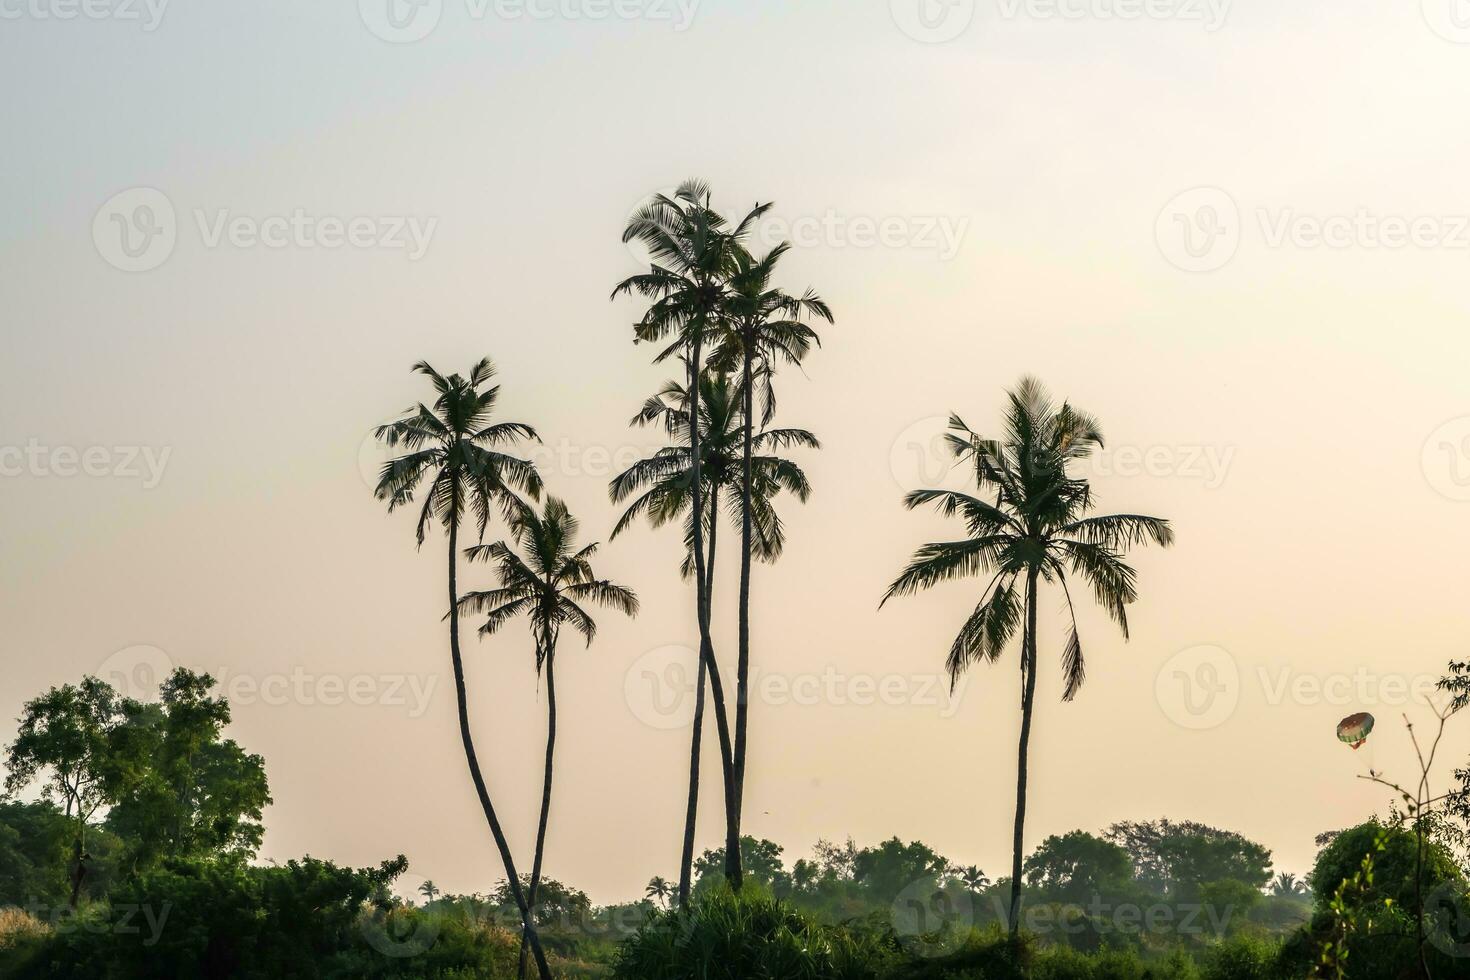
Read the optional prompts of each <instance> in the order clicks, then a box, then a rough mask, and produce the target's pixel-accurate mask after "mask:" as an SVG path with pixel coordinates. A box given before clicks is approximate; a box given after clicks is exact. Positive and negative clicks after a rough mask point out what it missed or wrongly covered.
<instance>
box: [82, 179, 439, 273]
mask: <svg viewBox="0 0 1470 980" xmlns="http://www.w3.org/2000/svg"><path fill="white" fill-rule="evenodd" d="M191 216H192V217H193V219H194V220H193V225H194V227H195V231H196V232H197V233H198V235H199V241H200V244H202V245H203V246H204V247H205V248H207V249H219V248H225V247H228V248H233V249H237V250H241V251H244V250H247V249H255V248H263V249H268V250H271V251H280V250H282V249H299V250H306V251H310V250H315V249H321V250H326V251H336V250H340V249H344V248H351V249H356V250H363V251H366V250H377V251H398V252H403V253H404V254H405V255H406V256H407V258H408V261H410V262H417V261H418V260H419V259H422V258H423V257H424V255H425V254H426V253H427V252H428V250H429V245H430V243H431V242H432V241H433V238H434V233H435V231H437V230H438V227H439V219H438V218H436V217H428V218H424V217H420V216H418V215H403V214H383V215H378V214H354V215H348V216H345V217H344V216H340V215H335V214H313V213H311V212H309V211H307V210H306V209H305V208H301V207H298V208H293V209H292V210H291V211H289V212H282V213H279V214H266V215H253V214H239V213H236V212H235V211H233V210H232V209H230V208H194V209H193V210H192V211H191ZM178 239H179V220H178V217H177V215H176V213H175V211H174V206H173V203H172V202H171V201H170V200H169V199H168V196H167V195H165V194H164V193H163V192H162V191H159V190H156V189H154V188H152V187H134V188H131V189H130V190H126V191H123V192H121V193H119V194H116V195H114V196H113V197H112V198H110V199H109V200H108V201H107V203H106V204H104V205H102V207H101V208H100V209H98V211H97V215H96V217H94V218H93V220H92V241H93V243H94V244H95V245H96V246H97V252H98V253H99V254H100V255H101V256H102V257H103V258H104V259H106V260H107V262H108V264H110V265H112V266H114V267H115V268H118V269H121V270H123V271H124V272H147V271H149V270H152V269H156V268H158V267H159V266H161V265H163V263H164V262H166V261H167V260H168V258H169V256H170V255H172V254H173V251H174V246H175V245H176V244H178Z"/></svg>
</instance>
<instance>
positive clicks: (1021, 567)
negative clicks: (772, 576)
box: [883, 378, 1174, 937]
mask: <svg viewBox="0 0 1470 980" xmlns="http://www.w3.org/2000/svg"><path fill="white" fill-rule="evenodd" d="M948 445H949V448H950V450H951V451H952V453H953V455H954V457H955V460H956V461H957V463H961V464H967V465H969V467H970V468H971V476H972V477H973V478H974V481H975V484H976V489H977V491H978V492H980V493H985V492H991V493H993V494H994V502H993V503H992V502H990V501H987V500H982V499H980V497H978V496H972V495H970V494H966V493H959V492H956V491H952V490H937V489H929V490H915V491H913V492H912V493H910V494H909V495H908V496H907V497H906V498H905V504H906V505H907V506H908V507H909V508H910V509H912V508H916V507H920V506H923V505H924V504H930V503H932V504H936V505H937V506H938V508H939V510H940V512H941V513H943V514H944V515H945V516H949V517H953V516H958V517H960V518H961V519H962V520H963V521H964V523H965V530H966V532H967V535H968V536H967V537H966V538H964V539H962V540H958V541H942V542H936V543H933V544H927V545H925V546H923V547H922V548H920V549H919V550H918V552H916V553H915V555H914V557H913V559H912V561H911V562H910V563H909V565H908V567H907V568H905V569H904V571H903V573H902V574H901V575H899V577H898V578H897V579H896V580H895V581H894V582H893V584H892V585H891V586H890V587H889V589H888V592H887V594H886V595H885V596H884V597H883V601H884V602H885V603H886V602H887V601H888V600H889V599H892V598H893V597H894V596H902V595H911V594H914V593H916V592H920V591H923V590H925V589H928V588H930V587H931V586H934V585H937V584H938V583H940V582H947V581H951V580H955V579H961V578H969V577H971V576H976V575H984V576H985V580H986V581H987V584H986V586H985V588H984V590H983V591H982V592H981V594H980V601H979V603H978V604H977V605H976V606H975V610H974V612H973V613H972V614H971V615H970V617H969V618H968V619H967V620H966V621H965V624H964V626H963V627H962V628H961V629H960V632H959V635H958V636H957V637H956V638H955V641H954V644H953V645H952V646H951V647H950V652H949V659H948V663H947V666H948V669H949V672H950V676H951V678H952V679H958V677H959V675H960V673H961V672H963V671H964V670H965V669H966V668H967V667H969V666H970V665H971V664H972V663H974V662H975V661H977V660H984V661H987V662H990V663H994V662H995V661H997V660H998V659H999V658H1000V656H1001V654H1002V653H1003V652H1004V650H1005V647H1006V646H1007V645H1008V644H1009V643H1010V640H1011V638H1012V637H1013V636H1014V635H1015V633H1016V630H1017V628H1018V627H1019V628H1020V629H1021V636H1022V639H1021V738H1020V749H1019V753H1018V755H1019V758H1018V764H1017V775H1016V822H1015V834H1014V840H1013V842H1012V858H1011V902H1010V917H1009V921H1010V928H1011V935H1012V936H1013V937H1015V936H1017V935H1018V934H1019V931H1020V927H1021V915H1020V913H1021V881H1022V858H1023V853H1024V852H1023V845H1024V842H1025V824H1026V779H1027V775H1028V770H1027V753H1028V749H1029V747H1030V742H1031V718H1032V709H1033V705H1034V702H1035V696H1036V671H1037V656H1036V646H1037V637H1036V604H1037V599H1038V586H1039V584H1040V583H1041V582H1043V581H1045V582H1048V583H1056V584H1057V585H1059V586H1060V587H1061V590H1062V596H1063V598H1064V599H1065V601H1066V604H1067V609H1068V612H1069V614H1070V620H1071V622H1070V626H1071V628H1070V630H1069V633H1068V639H1067V644H1066V647H1065V648H1064V649H1063V651H1062V672H1063V676H1064V680H1065V683H1066V689H1065V693H1064V694H1063V700H1067V701H1070V700H1072V699H1073V698H1074V697H1076V695H1077V692H1078V690H1079V689H1080V688H1081V687H1082V683H1083V680H1084V679H1085V677H1086V666H1085V662H1084V659H1083V654H1082V642H1081V639H1080V637H1079V636H1078V632H1077V621H1076V615H1075V612H1073V610H1072V596H1071V591H1070V589H1069V587H1068V581H1069V579H1071V578H1073V577H1076V578H1078V579H1081V580H1082V581H1083V582H1085V583H1086V584H1087V585H1089V586H1090V587H1091V588H1092V592H1093V596H1094V598H1096V600H1097V601H1098V602H1099V603H1100V604H1101V605H1102V606H1103V607H1104V608H1105V609H1106V610H1107V611H1108V613H1109V615H1111V616H1112V618H1113V619H1114V620H1115V621H1116V622H1117V623H1118V625H1119V627H1120V628H1121V629H1122V631H1123V635H1124V636H1125V637H1126V636H1127V635H1128V617H1127V607H1128V605H1129V604H1130V603H1131V602H1133V601H1134V600H1135V599H1136V598H1137V595H1138V593H1137V589H1136V586H1135V578H1136V575H1135V573H1134V570H1133V569H1132V568H1131V567H1130V566H1129V565H1128V564H1127V563H1126V562H1125V561H1124V552H1125V551H1126V550H1127V549H1128V548H1129V547H1132V546H1134V545H1137V544H1141V543H1144V542H1148V541H1152V542H1153V543H1155V544H1158V545H1161V546H1167V545H1169V544H1171V543H1172V542H1173V540H1174V532H1173V531H1172V530H1171V529H1170V527H1169V523H1168V522H1167V521H1164V520H1160V519H1158V518H1154V517H1143V516H1138V515H1133V514H1118V515H1112V516H1106V517H1098V516H1088V514H1089V512H1090V511H1091V510H1092V508H1093V499H1092V490H1091V487H1090V486H1089V485H1088V481H1087V480H1086V479H1082V478H1076V477H1072V476H1070V475H1069V474H1068V471H1067V467H1068V465H1069V464H1071V463H1074V462H1077V461H1080V460H1083V459H1086V458H1087V457H1088V456H1089V455H1091V453H1092V452H1093V450H1094V449H1096V448H1098V447H1100V446H1101V445H1102V433H1101V431H1100V430H1099V428H1098V425H1097V423H1096V422H1095V421H1094V420H1093V419H1092V418H1091V417H1090V416H1088V415H1087V414H1085V413H1083V412H1080V411H1078V410H1076V409H1074V408H1073V407H1072V406H1071V405H1070V404H1066V403H1063V404H1062V406H1061V407H1060V408H1058V407H1056V406H1054V405H1053V403H1052V402H1051V399H1050V398H1049V397H1048V396H1047V394H1046V392H1045V390H1044V389H1043V388H1042V386H1041V384H1040V382H1038V381H1036V380H1034V379H1031V378H1026V379H1023V380H1022V381H1021V383H1020V385H1018V386H1017V388H1016V389H1015V390H1014V391H1013V392H1011V393H1010V396H1009V407H1008V410H1007V413H1006V422H1005V430H1004V434H1003V437H1002V438H1001V439H986V438H983V437H981V436H980V435H978V434H976V433H975V432H974V431H973V430H971V429H970V428H969V426H967V425H965V423H964V422H963V421H962V420H961V419H960V418H959V416H957V415H954V416H951V417H950V433H949V436H948ZM1023 620H1024V624H1023Z"/></svg>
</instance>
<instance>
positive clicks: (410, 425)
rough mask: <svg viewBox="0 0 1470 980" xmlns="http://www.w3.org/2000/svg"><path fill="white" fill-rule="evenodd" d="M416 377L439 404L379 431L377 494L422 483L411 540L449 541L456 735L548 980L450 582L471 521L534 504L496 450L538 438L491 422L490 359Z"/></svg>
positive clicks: (526, 467)
mask: <svg viewBox="0 0 1470 980" xmlns="http://www.w3.org/2000/svg"><path fill="white" fill-rule="evenodd" d="M413 369H414V371H415V372H416V373H418V374H422V375H425V376H427V377H428V378H429V380H430V381H431V382H432V383H433V385H434V390H435V391H436V392H437V398H436V399H435V401H434V404H433V407H432V408H430V407H429V406H427V405H424V404H423V403H422V402H420V403H419V404H417V405H415V406H414V407H413V408H411V409H409V410H407V412H405V414H404V415H403V417H402V418H400V419H398V420H397V421H394V422H390V423H388V424H387V425H383V426H379V427H378V429H377V433H376V434H377V437H378V439H380V440H381V441H383V442H384V443H386V444H387V445H388V446H390V447H402V448H403V449H404V450H406V453H405V454H404V455H402V456H399V457H398V458H396V459H393V460H390V461H389V462H388V463H386V464H384V466H383V470H382V474H381V476H380V477H379V479H378V485H377V489H376V491H375V494H376V496H377V498H378V499H379V500H386V501H388V510H389V512H390V513H391V512H393V511H394V510H397V509H398V508H399V507H401V506H403V505H405V504H409V503H412V502H413V500H414V496H415V494H416V493H417V492H418V490H419V488H420V487H421V486H422V485H423V484H424V482H425V480H427V481H428V486H427V488H426V489H425V490H424V493H423V506H422V507H421V508H420V510H419V517H418V525H417V537H418V545H419V547H423V544H424V538H425V537H426V536H427V534H428V531H429V528H430V526H431V525H432V524H433V523H434V522H435V521H436V520H437V521H438V522H439V523H440V524H442V525H443V526H444V528H445V530H446V532H447V534H448V536H449V613H448V616H447V618H448V620H449V657H450V661H451V662H452V664H453V667H454V687H455V693H456V696H457V701H458V708H459V734H460V740H461V741H462V742H463V743H464V754H465V761H466V762H467V763H468V764H469V769H470V778H471V779H472V780H473V781H474V784H475V792H476V794H477V795H478V796H479V798H480V808H481V809H482V810H483V811H484V812H485V821H486V822H487V823H488V824H489V825H490V834H491V836H493V837H494V838H495V846H496V848H497V849H498V850H499V851H500V860H501V862H502V863H503V864H504V865H505V872H506V876H507V878H508V879H509V880H510V882H511V892H512V894H513V895H514V896H515V900H516V905H517V906H519V909H520V913H521V921H522V923H523V925H524V926H525V928H526V929H527V930H528V936H529V939H530V942H531V949H532V952H533V953H534V954H535V957H536V968H537V970H538V971H539V973H540V975H541V978H542V980H551V970H550V969H549V968H548V967H547V965H546V955H545V953H544V952H543V951H542V949H541V940H540V937H539V936H537V935H536V932H535V927H534V924H533V923H532V922H531V907H530V904H529V903H528V902H527V901H526V896H525V894H524V892H523V891H522V889H521V886H520V878H519V877H518V876H517V875H516V870H515V861H514V860H513V859H512V857H511V853H510V845H509V844H508V843H507V841H506V839H505V833H504V831H503V830H502V828H501V826H500V820H499V818H498V817H497V816H496V813H495V807H494V805H493V804H492V803H491V802H490V794H489V791H488V790H486V788H485V779H484V777H483V776H482V775H481V774H480V763H479V759H478V758H477V757H476V755H475V742H474V739H473V737H472V736H471V734H470V716H469V706H468V698H467V695H466V692H465V682H464V661H463V660H462V659H461V657H460V652H459V586H458V583H457V581H456V571H457V565H458V562H457V559H458V557H459V555H458V547H459V546H458V541H459V525H460V522H461V521H462V520H464V519H465V518H466V516H469V515H473V518H474V521H475V525H476V528H477V530H478V531H479V534H480V535H481V537H483V536H484V534H485V530H486V528H487V527H488V526H489V523H490V512H491V509H492V508H493V507H499V508H500V509H501V511H502V512H503V513H505V514H506V515H507V516H510V515H512V514H514V513H515V512H516V510H517V509H518V508H519V507H520V506H521V504H520V501H519V499H518V498H517V497H516V495H515V491H516V490H520V491H521V492H523V493H526V494H528V495H530V496H531V497H538V496H539V495H540V493H541V478H540V476H538V475H537V473H536V468H535V466H533V465H532V464H531V463H530V462H529V461H527V460H524V459H520V458H519V457H516V456H512V455H510V454H508V453H505V452H502V451H500V448H499V447H503V446H506V445H509V444H513V443H515V442H516V441H518V440H521V439H537V438H538V437H537V435H536V432H535V430H534V429H532V428H531V427H530V426H529V425H525V424H524V423H521V422H491V421H490V417H491V414H492V413H493V411H494V409H495V403H496V400H497V399H498V397H499V394H500V388H499V386H498V385H496V386H491V387H486V386H487V385H489V383H490V381H491V379H492V378H493V377H494V376H495V368H494V366H493V365H492V364H491V363H490V359H489V358H488V357H487V358H484V359H482V360H481V361H480V362H479V363H478V364H476V365H475V366H474V368H472V369H471V370H470V374H469V376H468V377H461V376H460V375H458V374H451V375H449V376H448V377H445V376H444V375H442V374H440V373H439V372H438V371H436V370H434V369H433V368H432V367H430V366H429V364H428V363H426V362H424V361H420V362H419V363H418V364H416V365H414V368H413Z"/></svg>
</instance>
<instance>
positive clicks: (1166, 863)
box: [1106, 819, 1271, 901]
mask: <svg viewBox="0 0 1470 980" xmlns="http://www.w3.org/2000/svg"><path fill="white" fill-rule="evenodd" d="M1106 837H1107V839H1108V840H1110V841H1112V842H1113V843H1115V844H1118V845H1119V846H1121V847H1123V848H1124V850H1126V851H1127V852H1128V854H1129V856H1130V857H1131V858H1132V859H1133V864H1134V867H1135V869H1136V872H1137V877H1138V880H1139V882H1140V884H1142V885H1143V886H1144V887H1145V888H1147V889H1148V890H1150V891H1152V892H1154V893H1155V894H1159V895H1166V896H1168V897H1170V898H1172V899H1175V900H1178V901H1191V900H1193V899H1195V898H1197V897H1199V893H1200V889H1201V888H1202V887H1203V886H1205V885H1208V884H1210V883H1212V882H1218V881H1239V882H1242V883H1244V884H1246V885H1249V886H1250V887H1251V888H1254V889H1256V890H1260V889H1262V888H1265V887H1266V884H1267V882H1269V881H1270V880H1271V852H1270V851H1269V850H1268V849H1267V848H1265V847H1263V846H1262V845H1260V844H1257V843H1256V842H1255V841H1252V840H1249V839H1247V838H1245V837H1243V836H1241V835H1240V834H1237V833H1234V832H1232V831H1228V830H1220V829H1218V828H1216V827H1210V826H1207V825H1205V824H1201V823H1194V822H1192V821H1188V820H1185V821H1172V820H1167V819H1165V820H1155V821H1146V822H1141V823H1140V822H1132V821H1124V822H1122V823H1116V824H1114V825H1113V826H1111V827H1109V828H1108V832H1107V834H1106Z"/></svg>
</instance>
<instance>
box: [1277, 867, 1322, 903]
mask: <svg viewBox="0 0 1470 980" xmlns="http://www.w3.org/2000/svg"><path fill="white" fill-rule="evenodd" d="M1271 894H1272V895H1275V896H1276V897H1277V898H1303V897H1305V896H1308V895H1311V894H1312V888H1311V886H1310V885H1308V884H1307V883H1306V882H1305V881H1302V880H1300V879H1298V878H1297V876H1296V875H1294V874H1291V873H1290V872H1288V871H1283V872H1281V873H1280V874H1278V875H1277V876H1276V878H1275V880H1274V881H1272V882H1271Z"/></svg>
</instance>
